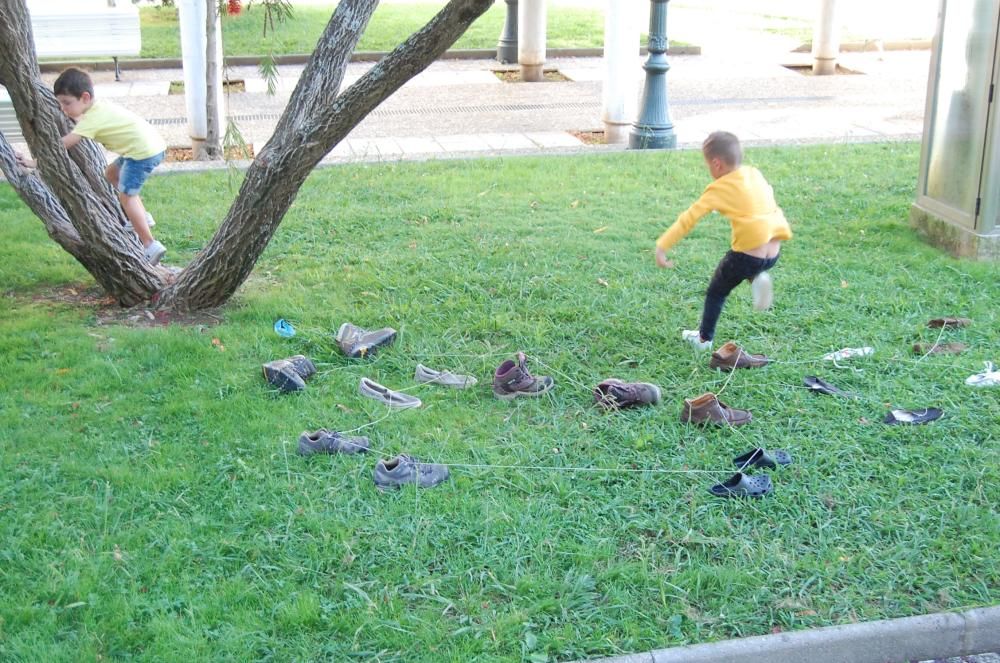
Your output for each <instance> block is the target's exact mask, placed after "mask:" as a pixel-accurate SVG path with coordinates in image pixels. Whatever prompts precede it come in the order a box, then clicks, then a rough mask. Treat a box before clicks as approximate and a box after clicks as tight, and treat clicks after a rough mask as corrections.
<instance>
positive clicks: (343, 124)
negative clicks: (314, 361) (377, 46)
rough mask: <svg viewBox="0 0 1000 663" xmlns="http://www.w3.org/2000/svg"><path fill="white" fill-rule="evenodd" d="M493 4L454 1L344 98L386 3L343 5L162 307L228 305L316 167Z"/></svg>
mask: <svg viewBox="0 0 1000 663" xmlns="http://www.w3.org/2000/svg"><path fill="white" fill-rule="evenodd" d="M493 1H494V0H451V2H449V3H448V4H447V5H446V6H445V7H444V8H443V9H442V10H441V11H440V12H439V13H438V14H437V16H435V17H434V18H433V19H432V20H431V21H430V22H429V23H428V24H427V25H425V26H424V27H423V28H422V29H421V30H419V31H418V32H416V33H415V34H413V35H412V36H410V38H409V39H407V40H406V41H405V42H404V43H403V44H401V45H400V46H398V47H397V48H396V49H395V50H394V51H393V52H392V53H390V54H389V55H387V56H386V57H385V58H383V59H382V60H381V61H380V62H379V63H378V64H376V65H375V66H374V67H372V69H370V70H369V71H368V73H366V74H365V75H364V76H362V77H361V78H360V79H359V80H358V81H357V82H356V83H354V84H353V85H351V86H350V87H349V88H348V89H347V90H345V91H344V92H343V93H341V94H339V95H338V91H339V89H340V85H341V83H342V81H343V77H344V71H345V68H346V66H347V62H348V59H349V57H350V54H351V53H352V52H353V50H354V47H355V45H356V44H357V41H358V39H359V38H360V36H361V34H362V32H363V31H364V28H365V26H366V25H367V23H368V20H369V18H370V17H371V15H372V12H374V10H375V6H376V5H377V4H378V0H341V2H340V4H339V5H338V6H337V10H336V12H335V13H334V15H333V17H332V18H331V19H330V22H329V23H328V24H327V26H326V30H325V31H324V32H323V36H322V37H320V40H319V43H318V45H317V47H316V50H315V51H314V52H313V55H312V57H311V58H310V59H309V62H308V63H307V64H306V67H305V70H304V71H303V72H302V77H301V78H300V79H299V83H298V85H297V86H296V87H295V91H294V92H293V93H292V96H291V99H290V100H289V102H288V106H287V107H286V108H285V112H284V113H283V114H282V116H281V118H280V119H279V120H278V124H277V127H276V128H275V132H274V135H273V136H272V137H271V140H270V141H268V143H267V144H266V145H265V146H264V148H263V149H262V150H261V151H260V153H259V154H258V155H257V157H256V159H255V160H254V162H253V163H252V164H251V166H250V168H249V170H248V171H247V174H246V178H245V179H244V181H243V185H242V186H241V187H240V192H239V195H238V196H237V198H236V200H235V201H234V202H233V205H232V207H230V209H229V212H228V213H227V214H226V218H225V220H223V222H222V226H221V227H220V228H219V231H218V232H217V233H216V235H215V237H213V238H212V241H211V242H210V243H209V245H208V246H207V247H205V249H204V250H203V251H202V252H201V253H199V254H198V256H197V257H196V258H195V259H194V261H193V262H192V263H191V264H190V265H189V266H188V268H187V269H185V270H184V271H183V272H181V274H180V275H179V276H178V278H177V281H176V282H175V283H174V284H172V285H171V286H168V287H167V288H166V289H165V290H164V291H163V292H162V293H161V296H160V298H159V300H158V301H159V304H160V305H161V306H171V307H175V308H179V309H200V308H208V307H213V306H219V305H221V304H223V303H224V302H226V301H227V300H228V299H229V298H230V297H231V296H232V295H233V293H234V292H235V291H236V289H237V288H238V287H239V286H240V284H242V283H243V281H244V280H245V279H246V278H247V276H248V275H249V274H250V271H251V270H252V269H253V266H254V264H255V263H256V261H257V259H258V258H259V257H260V254H261V253H262V252H263V251H264V248H265V247H266V246H267V244H268V242H270V240H271V237H272V236H273V235H274V232H275V230H277V227H278V225H279V224H280V223H281V220H282V218H283V217H284V215H285V213H286V212H287V211H288V208H289V207H290V206H291V204H292V202H293V201H294V200H295V196H296V194H297V193H298V191H299V188H300V187H301V186H302V183H303V182H304V181H305V179H306V177H307V176H308V175H309V173H310V172H312V170H313V168H315V167H316V164H318V163H319V161H320V160H321V159H322V158H323V157H324V156H325V155H326V154H327V153H328V152H329V151H330V150H332V149H333V148H334V146H336V145H337V143H339V142H340V141H341V140H343V139H344V137H346V136H347V134H348V133H350V131H351V130H352V129H353V128H354V127H355V126H357V125H358V123H360V122H361V121H362V120H363V119H364V118H365V117H366V116H367V115H368V113H370V112H371V111H372V110H374V109H375V108H376V107H377V106H378V105H379V104H380V103H382V102H383V101H384V100H385V99H386V98H388V97H389V96H390V95H391V94H392V93H393V92H395V91H396V90H398V89H399V88H400V87H402V85H403V84H404V83H405V82H406V81H408V80H410V79H411V78H413V77H414V76H415V75H417V74H418V73H420V72H421V71H423V70H424V69H425V68H426V67H427V66H428V65H430V64H431V63H432V62H433V61H434V60H435V59H437V58H438V57H439V56H440V55H441V54H442V53H443V52H444V51H445V50H446V49H447V48H448V47H449V46H451V45H452V44H453V43H455V40H457V39H458V38H459V37H460V36H461V35H462V33H463V32H465V30H466V29H467V28H468V27H469V25H470V24H471V23H472V22H473V21H474V20H475V19H476V18H478V17H479V16H481V15H482V14H483V13H484V12H485V11H486V10H487V9H489V8H490V6H491V5H492V4H493Z"/></svg>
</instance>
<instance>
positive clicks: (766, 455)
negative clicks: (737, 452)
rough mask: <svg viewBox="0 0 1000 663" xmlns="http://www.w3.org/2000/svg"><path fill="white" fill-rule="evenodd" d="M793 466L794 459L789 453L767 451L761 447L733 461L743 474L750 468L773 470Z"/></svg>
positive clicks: (778, 450)
mask: <svg viewBox="0 0 1000 663" xmlns="http://www.w3.org/2000/svg"><path fill="white" fill-rule="evenodd" d="M791 464H792V457H791V455H790V454H789V453H788V452H787V451H782V450H781V449H775V450H774V451H765V450H764V449H763V448H761V447H757V448H756V449H754V450H753V451H748V452H746V453H745V454H743V455H742V456H737V457H736V458H734V459H733V465H735V466H736V467H737V468H738V469H739V470H740V471H741V472H742V471H743V470H745V469H746V468H748V467H766V468H767V469H769V470H773V469H774V468H776V467H777V466H778V465H791Z"/></svg>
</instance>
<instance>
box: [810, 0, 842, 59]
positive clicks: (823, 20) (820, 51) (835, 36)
mask: <svg viewBox="0 0 1000 663" xmlns="http://www.w3.org/2000/svg"><path fill="white" fill-rule="evenodd" d="M819 4H820V7H819V16H818V17H817V18H816V27H815V29H814V30H813V47H812V54H813V74H815V75H817V76H828V75H830V74H835V73H837V54H838V53H839V52H840V26H839V25H838V21H837V0H820V3H819Z"/></svg>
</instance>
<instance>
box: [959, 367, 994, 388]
mask: <svg viewBox="0 0 1000 663" xmlns="http://www.w3.org/2000/svg"><path fill="white" fill-rule="evenodd" d="M984 363H985V364H986V370H985V371H983V372H982V373H976V374H975V375H970V376H969V377H967V378H966V379H965V384H967V385H969V386H970V387H1000V371H995V370H993V362H992V361H987V362H984Z"/></svg>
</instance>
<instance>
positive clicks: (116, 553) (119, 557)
mask: <svg viewBox="0 0 1000 663" xmlns="http://www.w3.org/2000/svg"><path fill="white" fill-rule="evenodd" d="M112 554H113V555H114V557H115V561H116V562H120V561H122V549H121V548H119V547H118V544H117V543H116V544H115V550H114V552H113V553H112Z"/></svg>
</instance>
